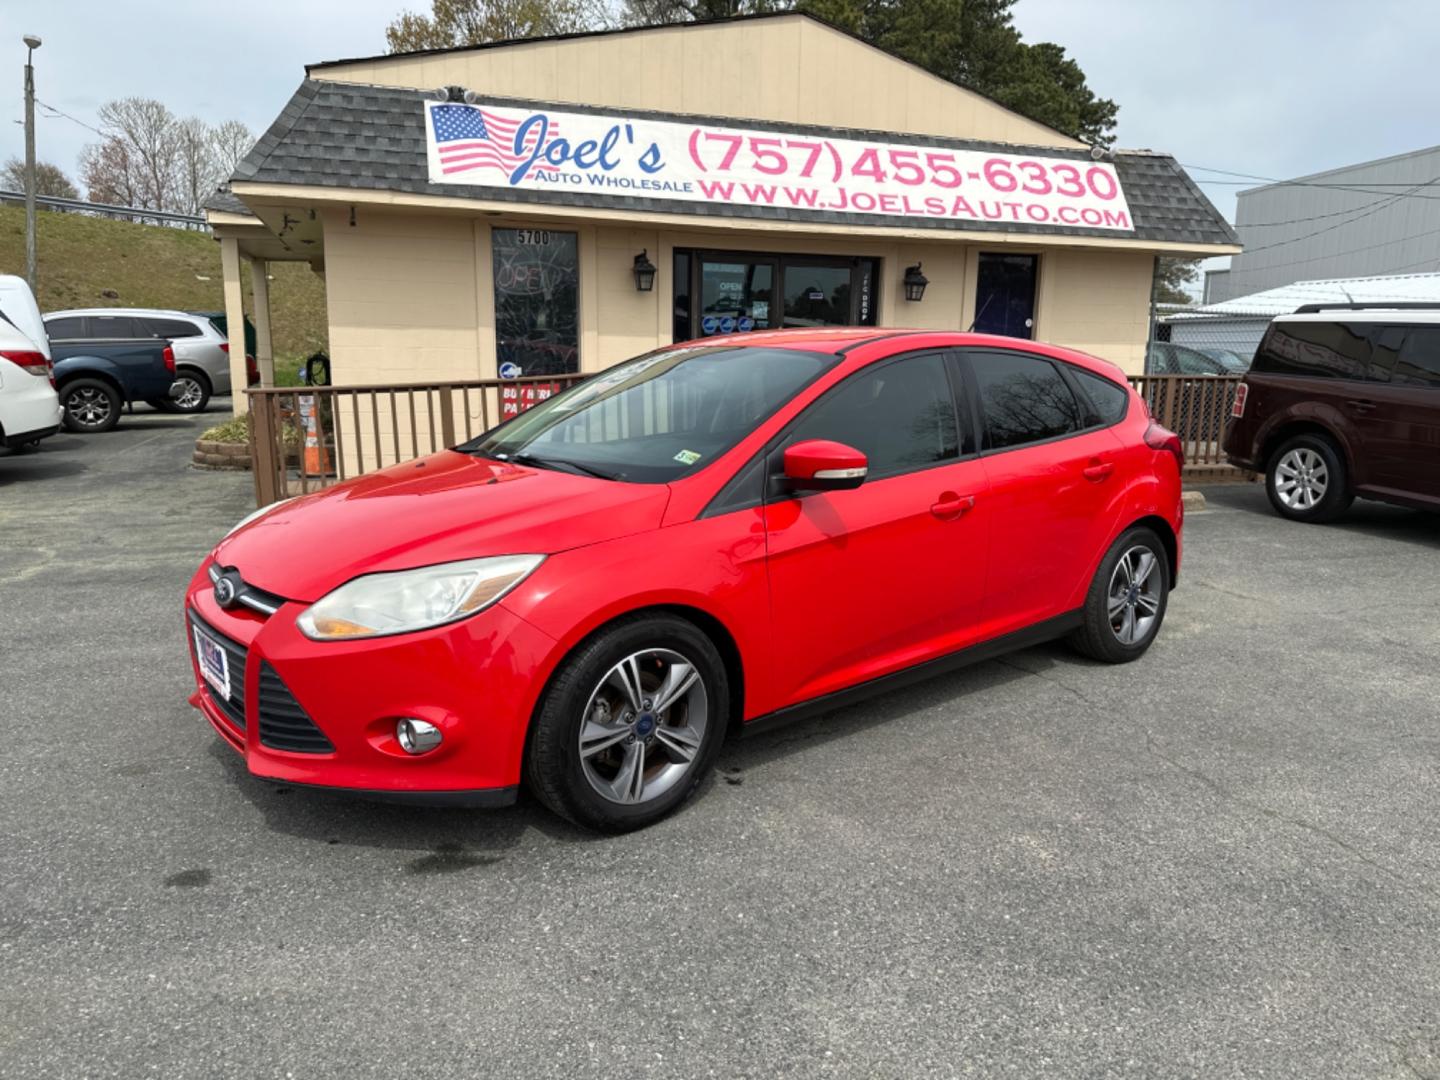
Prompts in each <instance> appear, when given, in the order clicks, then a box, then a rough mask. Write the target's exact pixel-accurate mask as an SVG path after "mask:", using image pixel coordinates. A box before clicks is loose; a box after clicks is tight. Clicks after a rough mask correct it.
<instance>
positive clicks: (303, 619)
mask: <svg viewBox="0 0 1440 1080" xmlns="http://www.w3.org/2000/svg"><path fill="white" fill-rule="evenodd" d="M544 561H545V556H544V555H499V556H496V557H494V558H490V559H466V560H465V561H464V562H452V563H441V564H440V565H439V566H424V567H421V568H420V569H418V570H399V571H396V572H394V573H389V574H366V575H365V576H364V577H358V578H356V579H355V580H354V581H347V582H346V583H345V584H344V585H341V586H340V587H339V588H338V589H336V590H335V591H334V592H332V593H330V594H328V595H327V596H324V597H322V598H321V599H320V600H317V601H316V602H315V603H314V604H311V605H310V606H309V607H308V608H306V609H305V610H304V611H303V612H301V614H300V618H299V619H297V620H296V624H297V625H298V626H299V627H300V630H301V632H302V633H303V634H304V635H305V636H306V637H308V638H313V639H314V640H316V641H350V640H353V639H355V638H368V637H383V636H384V635H386V634H408V633H410V632H411V631H414V630H425V629H427V628H429V627H431V626H440V625H442V624H444V623H448V622H454V621H455V620H456V619H463V618H466V617H467V616H469V615H474V614H475V613H476V612H477V611H481V610H483V609H485V608H487V607H489V606H490V605H491V604H493V603H494V602H495V601H496V600H499V599H500V598H501V597H502V596H504V595H505V594H506V593H507V592H509V591H510V590H511V589H513V588H514V587H515V586H516V585H519V584H520V582H522V581H524V580H525V578H526V577H528V576H529V575H530V572H531V571H533V570H534V569H535V568H536V567H537V566H539V565H540V564H541V563H542V562H544Z"/></svg>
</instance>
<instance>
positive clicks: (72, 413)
mask: <svg viewBox="0 0 1440 1080" xmlns="http://www.w3.org/2000/svg"><path fill="white" fill-rule="evenodd" d="M60 400H61V403H62V404H63V405H64V407H65V429H66V430H67V431H75V432H79V433H80V434H84V435H89V434H93V433H95V432H99V431H109V430H110V429H111V428H113V427H114V426H115V425H116V424H118V423H119V422H120V395H119V393H117V392H116V390H115V388H114V387H113V386H111V385H110V384H109V383H107V382H104V381H103V380H101V379H72V380H71V381H70V382H67V383H66V384H65V386H64V388H63V389H62V390H61V391H60Z"/></svg>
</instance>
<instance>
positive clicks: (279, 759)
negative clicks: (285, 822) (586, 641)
mask: <svg viewBox="0 0 1440 1080" xmlns="http://www.w3.org/2000/svg"><path fill="white" fill-rule="evenodd" d="M185 606H186V611H187V617H186V635H187V640H188V641H189V651H190V663H191V670H192V674H193V675H194V679H195V691H194V693H193V694H191V696H190V698H189V700H190V703H191V704H192V705H194V706H195V707H196V708H197V709H199V710H200V712H201V713H202V714H203V715H204V716H205V718H206V719H207V720H208V721H209V722H210V725H211V726H212V727H213V728H214V729H215V730H216V732H217V733H218V734H219V735H220V736H221V737H222V738H223V739H224V740H225V741H226V742H227V743H228V744H229V745H230V746H231V747H233V748H234V749H235V750H237V751H238V752H239V753H240V754H241V755H242V756H243V757H244V759H245V765H246V768H247V769H248V770H249V771H250V772H251V773H252V774H254V775H255V776H259V777H263V778H265V779H269V780H276V781H281V782H284V783H289V784H302V785H312V786H316V787H323V788H330V789H343V790H346V791H350V792H352V793H355V794H360V795H367V796H374V797H381V798H388V799H395V800H399V801H407V802H425V803H442V804H448V805H457V804H458V805H498V804H503V803H506V802H509V801H512V800H513V799H514V795H515V790H516V787H517V785H518V784H519V781H520V768H521V758H522V755H523V752H524V746H525V732H526V728H527V727H528V725H529V720H530V716H531V714H532V712H533V710H534V706H535V701H536V699H537V697H538V696H539V691H540V688H541V686H542V685H543V681H544V675H545V672H546V671H547V665H548V664H549V663H550V661H551V657H552V654H553V652H554V650H555V647H556V646H555V642H554V641H553V640H552V639H551V638H549V637H548V636H546V635H545V634H543V633H541V632H540V631H539V630H536V629H535V628H534V627H533V626H531V625H530V624H529V623H527V622H526V621H525V620H523V619H521V618H519V617H518V616H516V615H514V614H512V613H510V612H509V611H507V610H506V609H505V608H503V607H501V606H499V605H496V606H494V607H492V608H489V609H488V610H486V611H483V612H481V613H480V614H479V615H477V616H475V617H473V618H471V619H467V620H464V621H463V622H459V623H452V624H451V625H449V626H443V627H437V628H436V629H434V630H427V631H422V632H420V633H416V634H405V635H399V636H396V637H390V638H373V639H369V640H364V641H353V642H317V641H311V640H310V639H309V638H307V637H305V636H304V635H303V634H302V633H301V632H300V630H299V629H298V628H297V627H296V625H295V619H296V618H297V617H298V616H299V614H300V612H302V611H303V610H304V609H305V607H306V605H305V604H303V603H294V602H286V603H284V604H282V605H281V606H280V607H279V609H278V610H277V611H276V612H275V613H274V614H273V615H271V616H269V617H266V616H265V615H264V614H262V613H260V612H258V611H254V610H252V609H250V608H246V607H236V608H234V609H232V610H226V609H224V608H222V607H220V605H219V604H217V603H216V602H215V598H214V592H213V587H212V583H211V580H210V577H209V574H208V573H207V571H206V568H205V567H202V568H201V569H200V571H198V572H197V573H196V575H195V577H194V578H193V579H192V580H191V582H190V587H189V589H188V590H187V592H186V597H185ZM192 616H195V617H198V618H199V619H200V620H201V621H202V622H203V624H205V625H204V626H202V627H201V629H202V630H204V629H206V628H207V627H208V628H209V630H211V631H212V632H213V633H214V634H218V635H220V636H221V637H222V638H225V639H228V641H229V643H231V644H233V645H234V646H236V648H237V650H238V653H237V659H238V662H234V661H232V662H234V663H236V669H235V670H232V671H231V676H230V677H231V680H232V683H233V684H235V685H236V689H237V690H238V691H239V693H238V695H237V697H238V698H239V699H240V700H242V701H243V723H241V722H238V721H237V719H236V718H235V717H233V716H232V715H230V714H229V713H227V711H226V710H224V709H222V708H221V707H220V704H219V698H218V696H217V695H218V692H217V691H214V690H212V688H211V686H210V684H209V683H208V682H207V681H206V680H205V679H204V677H203V676H202V675H201V673H200V669H199V666H198V664H197V661H196V657H195V643H194V634H193V632H192V630H191V625H190V621H191V617H192ZM267 668H268V673H267V675H266V679H267V690H266V692H265V693H264V694H262V690H261V676H262V669H267ZM276 677H278V680H279V681H280V683H283V687H284V689H285V690H287V691H288V693H289V695H290V697H292V698H293V699H294V702H295V703H296V704H298V706H299V707H300V708H301V709H303V711H304V713H305V715H306V716H308V718H309V720H310V722H311V723H313V725H314V727H315V728H317V729H319V732H320V733H321V734H323V736H324V740H315V741H316V742H317V743H318V744H319V745H322V746H323V745H325V741H326V740H328V745H329V749H328V750H327V751H323V752H296V751H294V750H289V749H280V748H277V747H276V746H274V745H267V742H277V741H278V742H280V743H282V744H283V743H284V742H285V741H286V740H285V739H283V738H281V739H276V738H275V737H274V736H275V732H276V731H277V730H278V729H277V728H276V726H275V724H274V722H273V720H271V719H267V716H268V715H269V714H266V715H262V709H263V708H265V707H267V706H266V702H267V701H273V700H274V696H273V691H274V688H275V686H276V681H275V679H276ZM231 711H232V712H233V711H236V710H234V709H233V708H232V710H231ZM406 716H408V717H415V718H418V719H422V720H426V721H429V722H430V723H432V724H434V725H436V726H437V727H439V728H440V729H441V731H442V732H443V734H444V739H443V741H442V742H441V745H440V746H439V747H438V748H437V749H435V750H433V751H431V752H430V753H427V754H421V755H416V756H412V755H410V754H407V753H405V751H404V750H402V749H401V748H400V745H399V743H398V742H397V741H396V739H395V722H396V720H397V719H399V718H400V717H406ZM282 719H285V718H282Z"/></svg>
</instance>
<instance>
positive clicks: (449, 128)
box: [430, 105, 559, 176]
mask: <svg viewBox="0 0 1440 1080" xmlns="http://www.w3.org/2000/svg"><path fill="white" fill-rule="evenodd" d="M430 123H431V124H432V125H433V126H434V128H435V148H436V151H437V152H438V153H439V155H440V171H441V172H442V173H444V174H445V175H447V176H448V175H449V174H450V173H458V172H468V171H470V170H471V169H499V170H500V171H501V172H503V173H504V174H505V175H506V176H509V175H510V174H511V173H512V172H514V171H515V170H516V169H517V168H518V167H519V166H520V164H521V163H522V162H524V161H528V160H529V158H530V155H531V154H532V153H534V152H535V143H536V141H537V140H538V139H539V138H540V128H541V127H542V126H543V125H540V124H535V125H532V126H531V128H530V130H529V131H528V132H526V134H525V142H524V145H523V146H522V148H521V149H522V152H521V153H519V154H517V153H515V132H516V131H517V130H519V127H520V121H519V120H507V119H505V118H504V117H503V116H497V115H496V114H495V113H493V112H487V111H486V110H484V109H482V108H480V107H479V106H477V105H437V106H435V108H433V109H431V110H430ZM558 131H559V125H558V124H555V123H553V122H552V123H551V124H550V126H549V130H548V132H547V134H549V135H554V134H556V133H557V132H558ZM530 171H531V172H547V173H553V172H555V171H556V167H555V166H554V165H550V164H548V163H546V162H543V161H537V162H536V163H535V164H534V165H532V166H531V169H530Z"/></svg>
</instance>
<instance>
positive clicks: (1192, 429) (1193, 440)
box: [1130, 375, 1243, 480]
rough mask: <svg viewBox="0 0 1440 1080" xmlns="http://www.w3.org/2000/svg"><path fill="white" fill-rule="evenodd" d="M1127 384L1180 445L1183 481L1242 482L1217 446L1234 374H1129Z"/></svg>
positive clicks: (1236, 383) (1237, 379)
mask: <svg viewBox="0 0 1440 1080" xmlns="http://www.w3.org/2000/svg"><path fill="white" fill-rule="evenodd" d="M1130 385H1131V386H1133V387H1134V388H1135V390H1136V392H1137V393H1139V395H1140V396H1141V397H1142V398H1144V399H1145V404H1146V405H1148V406H1150V415H1151V416H1153V417H1154V418H1155V421H1156V422H1157V423H1158V424H1160V425H1161V426H1162V427H1167V428H1169V429H1170V430H1171V431H1173V432H1175V434H1177V435H1179V436H1180V442H1181V444H1182V445H1183V446H1184V447H1185V471H1184V474H1183V475H1184V478H1185V479H1186V480H1230V479H1235V480H1238V479H1242V478H1243V474H1242V473H1241V472H1240V470H1238V469H1236V468H1235V467H1234V466H1233V465H1230V464H1229V463H1228V462H1226V460H1225V452H1224V450H1223V449H1222V448H1221V446H1222V444H1223V442H1224V440H1225V428H1226V426H1227V425H1228V424H1229V423H1230V407H1231V406H1232V405H1233V404H1234V403H1235V388H1236V387H1237V386H1239V385H1240V376H1239V375H1199V376H1191V375H1131V376H1130Z"/></svg>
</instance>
